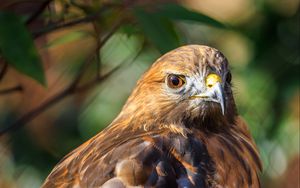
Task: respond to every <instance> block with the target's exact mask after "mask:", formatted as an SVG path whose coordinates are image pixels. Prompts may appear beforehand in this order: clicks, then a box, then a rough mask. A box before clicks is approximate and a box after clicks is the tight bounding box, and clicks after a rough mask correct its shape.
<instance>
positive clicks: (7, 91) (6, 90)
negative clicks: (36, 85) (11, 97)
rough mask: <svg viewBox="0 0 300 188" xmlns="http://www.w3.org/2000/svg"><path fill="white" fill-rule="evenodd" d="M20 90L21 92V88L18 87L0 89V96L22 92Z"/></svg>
mask: <svg viewBox="0 0 300 188" xmlns="http://www.w3.org/2000/svg"><path fill="white" fill-rule="evenodd" d="M22 90H23V88H22V86H20V85H18V86H14V87H11V88H7V89H1V90H0V95H6V94H10V93H13V92H16V91H22Z"/></svg>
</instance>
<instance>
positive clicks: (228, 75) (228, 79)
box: [226, 72, 231, 84]
mask: <svg viewBox="0 0 300 188" xmlns="http://www.w3.org/2000/svg"><path fill="white" fill-rule="evenodd" d="M226 82H227V83H229V84H230V83H231V73H230V72H228V73H227V75H226Z"/></svg>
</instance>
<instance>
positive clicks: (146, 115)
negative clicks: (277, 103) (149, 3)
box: [42, 45, 262, 188]
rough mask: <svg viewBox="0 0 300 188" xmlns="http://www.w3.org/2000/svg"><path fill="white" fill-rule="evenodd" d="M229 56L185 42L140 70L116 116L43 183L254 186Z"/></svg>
mask: <svg viewBox="0 0 300 188" xmlns="http://www.w3.org/2000/svg"><path fill="white" fill-rule="evenodd" d="M261 169H262V166H261V162H260V158H259V153H258V150H257V148H256V145H255V143H254V142H253V139H252V137H251V135H250V133H249V131H248V128H247V125H246V124H245V122H244V121H243V119H242V118H241V117H240V116H239V115H238V113H237V109H236V105H235V102H234V98H233V94H232V90H231V73H230V70H229V66H228V62H227V60H226V58H225V57H224V55H223V54H222V53H221V52H219V51H218V50H216V49H214V48H211V47H208V46H202V45H187V46H183V47H180V48H177V49H175V50H173V51H171V52H169V53H167V54H165V55H163V56H162V57H160V58H159V59H158V60H157V61H156V62H155V63H154V64H153V65H152V66H151V68H150V69H149V70H148V71H147V72H145V73H144V74H143V76H142V77H141V78H140V80H139V81H138V82H137V85H136V87H135V89H134V90H133V92H132V94H131V95H130V97H129V98H128V100H127V102H126V104H125V105H124V107H123V108H122V111H121V112H120V114H119V115H118V116H117V117H116V119H115V120H114V121H113V122H112V123H111V124H110V125H109V126H108V127H107V128H106V129H104V130H103V131H101V132H100V133H98V134H97V135H96V136H94V137H93V138H91V139H90V140H88V141H87V142H85V143H84V144H82V145H81V146H79V147H78V148H77V149H75V150H74V151H72V152H71V153H69V154H68V155H67V156H65V157H64V158H63V159H62V160H61V161H60V162H59V164H58V165H56V166H55V168H54V169H53V170H52V172H51V173H50V175H49V176H48V177H47V179H46V180H45V182H44V184H43V185H42V187H44V188H48V187H59V188H64V187H76V188H79V187H83V188H85V187H87V188H90V187H102V188H127V187H161V188H163V187H169V188H172V187H187V188H190V187H199V188H204V187H212V188H221V187H224V188H225V187H228V188H246V187H252V188H257V187H260V183H259V177H258V176H259V173H260V171H261Z"/></svg>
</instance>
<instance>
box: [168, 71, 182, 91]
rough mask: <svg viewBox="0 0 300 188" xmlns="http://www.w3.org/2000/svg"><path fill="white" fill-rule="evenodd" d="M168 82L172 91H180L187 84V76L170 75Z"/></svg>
mask: <svg viewBox="0 0 300 188" xmlns="http://www.w3.org/2000/svg"><path fill="white" fill-rule="evenodd" d="M166 81H167V85H168V87H169V88H172V89H178V88H180V87H182V86H183V85H184V84H185V83H186V79H185V76H183V75H176V74H169V75H168V76H167V80H166Z"/></svg>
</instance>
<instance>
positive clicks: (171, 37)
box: [134, 8, 180, 53]
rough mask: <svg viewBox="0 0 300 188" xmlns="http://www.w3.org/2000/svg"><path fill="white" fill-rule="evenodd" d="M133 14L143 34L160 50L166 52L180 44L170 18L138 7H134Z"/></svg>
mask: <svg viewBox="0 0 300 188" xmlns="http://www.w3.org/2000/svg"><path fill="white" fill-rule="evenodd" d="M134 14H135V16H136V18H137V21H138V23H139V25H140V26H141V28H142V30H143V31H144V33H145V35H146V36H147V37H148V38H149V40H150V41H151V42H152V43H153V44H154V45H155V46H156V47H157V48H158V49H159V50H160V52H162V53H166V52H168V51H170V50H172V49H174V48H176V47H178V46H179V45H180V42H179V37H178V35H177V33H176V31H175V30H174V26H173V24H172V22H171V21H170V20H168V19H166V18H163V17H160V16H158V15H156V14H152V13H148V12H146V11H144V10H142V9H140V8H135V9H134Z"/></svg>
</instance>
